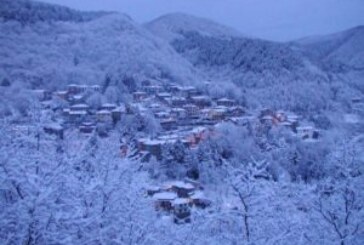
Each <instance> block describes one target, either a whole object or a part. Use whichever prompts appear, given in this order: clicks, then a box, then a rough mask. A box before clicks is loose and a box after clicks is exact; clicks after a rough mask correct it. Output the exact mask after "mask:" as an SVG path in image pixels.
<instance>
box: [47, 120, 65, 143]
mask: <svg viewBox="0 0 364 245" xmlns="http://www.w3.org/2000/svg"><path fill="white" fill-rule="evenodd" d="M43 129H44V132H45V133H47V134H53V135H56V136H58V137H59V138H60V139H63V134H64V129H63V127H62V126H61V125H60V124H58V123H50V124H47V125H45V126H44V127H43Z"/></svg>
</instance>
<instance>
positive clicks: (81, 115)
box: [68, 110, 87, 123]
mask: <svg viewBox="0 0 364 245" xmlns="http://www.w3.org/2000/svg"><path fill="white" fill-rule="evenodd" d="M68 116H69V117H68V118H69V122H71V123H81V122H82V121H84V120H85V118H86V116H87V111H83V110H76V111H73V110H70V111H69V114H68Z"/></svg>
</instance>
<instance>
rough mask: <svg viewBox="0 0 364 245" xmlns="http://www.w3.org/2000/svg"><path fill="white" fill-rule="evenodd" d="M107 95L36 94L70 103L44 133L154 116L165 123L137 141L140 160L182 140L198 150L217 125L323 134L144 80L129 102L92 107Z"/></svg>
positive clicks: (79, 89)
mask: <svg viewBox="0 0 364 245" xmlns="http://www.w3.org/2000/svg"><path fill="white" fill-rule="evenodd" d="M101 92H102V88H101V87H100V86H98V85H91V86H88V85H76V84H70V85H68V86H67V89H66V90H64V91H56V92H54V93H49V92H47V91H44V90H34V91H33V93H35V94H36V95H37V97H38V98H39V99H40V100H42V101H44V100H49V99H51V98H59V99H61V100H64V101H66V102H67V105H68V106H67V107H66V108H63V109H62V112H61V113H62V116H63V123H62V126H60V125H56V124H55V123H53V124H50V125H47V126H45V128H44V130H45V131H46V132H47V133H53V134H56V135H58V136H60V137H62V138H63V129H62V127H63V126H69V127H73V128H74V127H77V128H78V129H79V131H80V132H81V133H86V134H87V133H91V132H93V131H94V130H98V132H99V134H101V135H102V133H104V134H105V135H107V133H105V127H106V128H108V129H111V128H112V126H113V125H115V124H116V123H117V122H119V121H121V122H122V120H123V115H127V114H138V115H140V116H142V117H143V116H147V115H148V116H149V115H150V114H152V115H153V117H154V120H156V122H158V124H159V125H160V127H159V130H158V133H157V134H156V136H154V137H151V136H150V135H147V136H145V137H142V136H141V137H139V138H137V139H136V148H137V152H138V153H137V155H138V157H137V158H142V159H145V160H148V159H149V158H150V157H151V156H154V157H156V158H157V159H161V157H162V147H163V146H164V145H167V144H170V145H173V144H175V143H176V142H181V143H182V144H184V145H185V146H187V147H189V148H195V147H197V146H198V144H199V143H200V142H202V141H204V140H206V139H208V138H209V137H210V136H212V135H215V134H216V130H215V126H216V125H218V124H219V123H221V122H224V121H228V122H232V123H234V124H236V125H239V126H247V125H250V126H252V125H253V127H255V128H256V127H265V126H269V127H286V128H289V129H290V130H291V131H292V132H293V133H294V134H295V135H297V136H298V137H300V138H302V139H304V140H306V139H314V140H316V139H317V138H318V137H319V131H318V130H317V129H315V128H314V127H312V126H302V125H300V121H299V117H298V116H297V115H295V114H292V113H288V112H285V111H281V110H279V111H274V110H271V109H262V110H259V111H257V112H250V113H249V112H247V111H246V109H245V108H243V107H241V106H239V104H238V103H237V102H236V101H234V100H232V99H229V98H211V97H209V96H208V95H206V94H203V92H201V91H200V90H198V89H197V88H195V87H193V86H180V85H176V84H172V83H169V84H159V83H152V82H149V81H144V82H142V84H141V86H140V87H139V89H138V90H137V91H134V92H133V94H132V101H130V102H129V103H127V104H122V105H120V104H119V105H117V104H112V103H105V104H102V105H100V106H99V107H98V108H94V107H92V106H90V105H89V104H87V102H86V101H87V98H88V97H89V96H90V95H92V94H93V93H101ZM100 125H101V126H102V127H100ZM99 128H102V129H103V130H99ZM129 143H130V142H123V144H122V145H121V147H120V150H121V152H122V155H123V156H127V155H128V153H129V152H128V150H129V148H128V144H129Z"/></svg>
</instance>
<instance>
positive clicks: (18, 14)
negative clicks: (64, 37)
mask: <svg viewBox="0 0 364 245" xmlns="http://www.w3.org/2000/svg"><path fill="white" fill-rule="evenodd" d="M0 3H1V7H0V17H1V19H2V20H3V21H11V20H13V21H14V20H15V21H19V22H21V23H22V24H29V23H35V22H40V21H73V22H86V21H90V20H93V19H95V18H98V17H101V16H103V15H106V14H108V13H107V12H81V11H77V10H73V9H70V8H67V7H63V6H59V5H53V4H47V3H42V2H35V1H31V0H1V2H0Z"/></svg>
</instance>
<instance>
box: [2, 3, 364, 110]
mask: <svg viewBox="0 0 364 245" xmlns="http://www.w3.org/2000/svg"><path fill="white" fill-rule="evenodd" d="M2 3H5V4H3V5H1V8H0V79H3V78H7V79H8V80H10V81H12V82H16V81H18V82H21V83H22V84H24V86H26V87H33V88H35V87H44V86H46V87H47V86H48V87H62V86H63V85H65V84H68V83H95V84H103V83H104V81H106V80H108V81H109V80H111V85H115V86H117V87H119V88H120V90H121V92H122V91H123V89H125V86H124V85H125V83H127V84H128V85H130V84H138V82H140V81H142V80H144V79H157V80H165V81H169V82H177V83H189V84H195V85H197V86H200V87H201V86H202V84H204V83H203V82H204V81H206V80H210V81H211V86H209V87H208V88H207V89H208V90H209V91H208V92H210V93H211V94H213V95H217V96H230V97H234V98H235V99H237V100H239V101H241V102H244V103H245V104H246V105H247V106H249V107H260V106H264V107H274V108H283V109H290V110H295V111H301V112H304V113H306V112H309V113H315V112H317V111H321V110H326V109H330V108H332V107H333V102H334V103H336V102H337V103H340V104H342V103H344V104H346V105H347V104H348V103H349V101H350V100H351V97H352V96H354V95H355V96H356V95H358V94H359V95H360V93H361V92H360V88H361V87H362V85H361V84H362V77H363V74H362V72H361V70H362V67H363V63H364V61H363V55H362V54H363V48H362V43H363V42H361V40H363V36H364V35H363V28H356V29H353V30H349V31H347V32H345V33H342V34H337V35H333V36H330V37H325V38H318V39H315V40H314V39H309V40H302V41H299V42H295V43H276V42H270V41H264V40H260V39H254V38H248V37H246V36H243V35H241V34H240V33H238V32H237V31H234V30H232V29H231V28H228V27H225V26H222V25H219V24H216V23H214V22H212V21H209V20H206V19H202V18H197V17H193V16H190V15H185V14H169V15H166V16H163V17H160V18H158V19H157V20H154V21H152V22H150V23H147V24H145V25H142V26H141V25H139V24H137V23H135V22H134V21H133V20H132V19H131V18H130V17H128V16H127V15H124V14H120V13H105V12H96V13H95V12H80V11H75V10H71V9H68V8H65V7H61V6H57V5H50V4H44V3H38V2H34V1H31V2H29V1H26V0H20V1H10V0H3V1H2ZM342 67H344V68H345V69H343V68H342ZM349 68H350V69H349ZM343 71H345V72H343ZM106 78H108V79H106ZM109 78H111V79H109ZM108 84H109V83H108ZM338 91H339V92H338ZM363 91H364V90H363Z"/></svg>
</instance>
